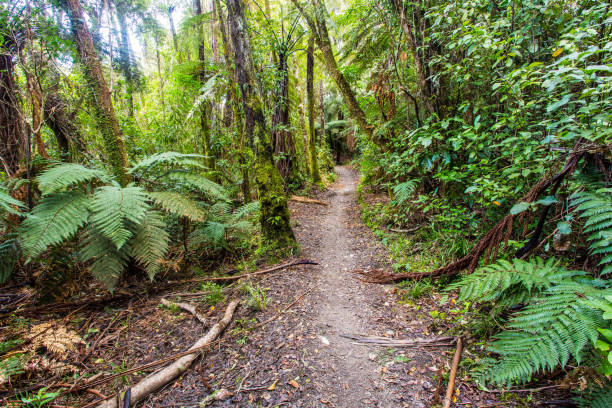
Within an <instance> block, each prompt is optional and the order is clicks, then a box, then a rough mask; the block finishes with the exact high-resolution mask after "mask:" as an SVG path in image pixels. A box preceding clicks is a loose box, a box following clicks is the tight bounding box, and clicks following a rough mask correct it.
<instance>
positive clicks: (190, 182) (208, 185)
mask: <svg viewBox="0 0 612 408" xmlns="http://www.w3.org/2000/svg"><path fill="white" fill-rule="evenodd" d="M163 178H165V179H168V180H170V181H171V182H173V184H174V185H175V186H177V187H180V186H183V187H185V188H188V189H190V190H195V191H197V192H199V193H201V194H203V195H204V196H205V197H207V198H209V199H211V200H212V201H218V200H223V201H228V200H229V199H228V197H227V191H226V190H225V189H224V188H223V187H222V186H221V185H219V184H217V183H215V182H214V181H211V180H209V179H207V178H206V177H204V176H201V175H199V174H195V173H186V172H180V171H172V172H168V173H167V174H165V175H164V177H163Z"/></svg>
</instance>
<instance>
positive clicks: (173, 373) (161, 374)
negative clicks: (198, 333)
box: [98, 300, 239, 408]
mask: <svg viewBox="0 0 612 408" xmlns="http://www.w3.org/2000/svg"><path fill="white" fill-rule="evenodd" d="M238 302H239V301H238V300H234V301H232V302H231V303H230V304H229V305H228V306H227V309H226V310H225V315H224V316H223V318H222V319H221V320H220V321H219V322H218V323H216V324H215V325H214V326H213V327H211V328H210V330H209V331H208V332H207V333H206V335H204V337H202V338H200V339H199V340H198V341H197V342H195V343H194V345H193V346H191V348H190V349H189V350H194V352H193V353H191V354H187V355H185V356H183V357H181V358H179V359H178V360H176V361H175V362H174V363H172V364H170V365H169V366H167V367H165V368H163V369H162V370H160V371H157V372H155V373H153V374H151V375H150V376H148V377H146V378H144V379H143V380H142V381H140V382H139V383H138V384H136V385H135V386H133V387H131V395H130V398H129V401H130V404H131V405H134V404H135V403H136V402H138V401H140V400H141V399H143V398H144V397H146V396H147V395H149V394H150V393H152V392H154V391H157V390H158V389H160V388H161V387H163V386H164V385H166V384H168V383H169V382H170V381H172V380H173V379H175V378H176V377H178V376H179V375H181V374H182V373H183V372H185V371H186V370H187V369H188V368H189V367H190V366H191V364H192V363H193V362H194V360H195V359H196V358H198V356H199V355H200V353H201V350H202V348H203V347H205V346H207V345H209V344H210V343H211V342H212V341H214V340H215V339H216V338H217V337H218V336H219V334H220V333H221V332H222V331H223V330H224V329H225V328H226V327H227V325H228V324H229V323H230V321H231V320H232V316H233V315H234V311H235V310H236V307H237V306H238ZM115 407H116V402H115V401H113V400H107V401H104V402H103V403H101V404H100V405H98V408H115Z"/></svg>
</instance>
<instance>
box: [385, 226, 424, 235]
mask: <svg viewBox="0 0 612 408" xmlns="http://www.w3.org/2000/svg"><path fill="white" fill-rule="evenodd" d="M387 229H388V230H389V231H391V232H397V233H404V234H410V233H412V232H416V231H418V230H419V229H421V226H420V225H417V226H416V227H413V228H407V229H399V228H387Z"/></svg>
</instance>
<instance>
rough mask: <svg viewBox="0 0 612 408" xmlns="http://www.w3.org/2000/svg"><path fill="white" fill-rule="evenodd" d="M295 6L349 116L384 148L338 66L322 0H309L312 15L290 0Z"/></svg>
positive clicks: (293, 0)
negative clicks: (312, 11) (312, 37)
mask: <svg viewBox="0 0 612 408" xmlns="http://www.w3.org/2000/svg"><path fill="white" fill-rule="evenodd" d="M291 1H292V2H293V4H294V5H295V7H296V8H297V9H298V10H299V11H300V13H301V15H302V17H304V19H305V20H306V23H307V24H308V27H309V28H310V31H311V33H312V34H313V35H314V39H315V43H316V45H317V48H319V50H320V51H321V55H322V56H323V62H324V63H325V67H326V69H327V73H328V74H329V76H331V78H332V79H333V80H334V83H335V84H336V86H337V87H338V90H339V91H340V93H341V94H342V97H343V99H344V103H345V104H346V106H347V107H348V110H349V114H350V115H351V118H352V119H353V120H354V121H355V122H356V123H357V125H359V128H360V129H361V131H362V132H365V133H366V135H368V137H369V138H370V139H371V140H372V141H373V142H374V143H376V144H377V145H378V146H380V147H381V148H385V149H386V145H385V143H384V141H383V140H380V139H379V138H374V130H373V127H372V125H371V124H369V123H368V121H367V118H366V115H365V112H364V111H363V109H361V106H359V102H357V98H355V93H354V92H353V90H352V89H351V86H350V84H349V83H348V81H347V80H346V78H345V77H344V75H343V74H342V72H341V71H340V69H339V68H338V63H337V62H336V57H335V56H334V51H333V49H332V45H331V41H330V39H329V32H328V30H327V24H326V23H325V16H326V15H327V10H326V8H325V4H324V3H323V1H322V0H311V3H312V5H313V7H314V15H311V14H309V13H308V12H307V11H306V9H305V8H304V7H303V6H302V5H301V4H300V2H299V0H291Z"/></svg>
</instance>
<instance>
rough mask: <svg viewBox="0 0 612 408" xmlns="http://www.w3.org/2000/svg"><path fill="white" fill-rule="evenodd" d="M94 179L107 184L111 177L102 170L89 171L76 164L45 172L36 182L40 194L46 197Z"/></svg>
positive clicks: (58, 166)
mask: <svg viewBox="0 0 612 408" xmlns="http://www.w3.org/2000/svg"><path fill="white" fill-rule="evenodd" d="M96 179H98V180H100V181H103V182H109V181H110V180H111V177H110V176H109V175H108V174H107V173H106V172H104V171H102V170H97V169H90V168H88V167H85V166H82V165H80V164H76V163H63V164H59V165H57V166H53V167H51V168H49V169H47V170H45V171H44V172H43V173H42V174H41V175H40V176H38V177H37V178H36V181H37V182H38V188H39V189H40V191H41V192H42V194H43V195H48V194H51V193H55V192H59V191H63V190H65V189H66V188H68V187H71V186H74V185H76V184H83V183H89V182H91V181H92V180H96Z"/></svg>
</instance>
